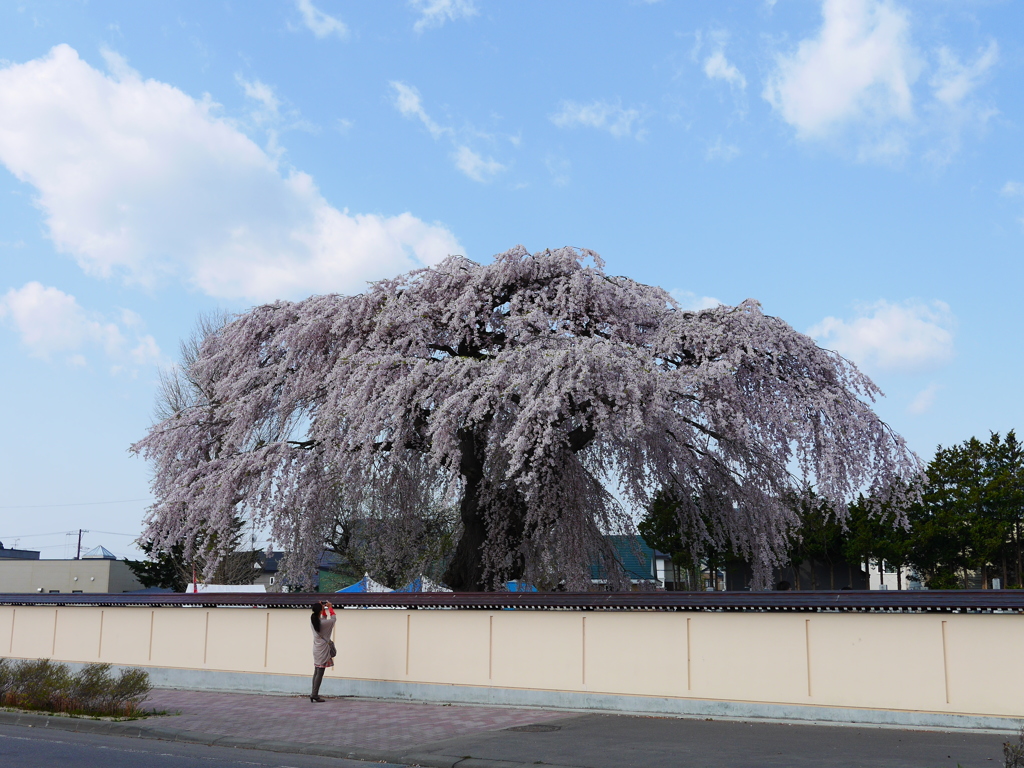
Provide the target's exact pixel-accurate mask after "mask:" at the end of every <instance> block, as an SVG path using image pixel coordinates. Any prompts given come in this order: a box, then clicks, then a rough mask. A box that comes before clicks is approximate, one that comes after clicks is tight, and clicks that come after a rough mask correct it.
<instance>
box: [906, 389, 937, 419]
mask: <svg viewBox="0 0 1024 768" xmlns="http://www.w3.org/2000/svg"><path fill="white" fill-rule="evenodd" d="M938 393H939V385H938V384H936V383H935V382H934V381H933V382H932V383H931V384H929V385H928V386H927V387H925V388H924V389H922V390H921V391H920V392H918V393H917V394H916V395H914V399H913V400H911V401H910V404H909V405H908V406H907V411H908V412H909V413H912V414H914V415H915V416H920V415H921V414H922V413H927V412H928V411H930V410H931V409H932V406H933V405H935V396H936V395H937V394H938Z"/></svg>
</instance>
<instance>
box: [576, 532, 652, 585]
mask: <svg viewBox="0 0 1024 768" xmlns="http://www.w3.org/2000/svg"><path fill="white" fill-rule="evenodd" d="M605 538H606V539H607V540H608V541H609V543H611V545H612V547H613V548H614V550H615V559H616V560H618V561H619V563H621V564H622V568H623V570H625V572H626V576H627V577H628V578H629V579H630V580H631V581H653V580H654V579H655V574H654V550H653V549H651V548H650V547H649V546H648V545H647V542H646V541H644V540H643V537H641V536H606V537H605ZM590 578H591V579H593V580H594V581H604V580H605V579H607V578H608V569H607V568H606V567H605V566H604V564H603V563H601V562H594V563H592V564H591V566H590Z"/></svg>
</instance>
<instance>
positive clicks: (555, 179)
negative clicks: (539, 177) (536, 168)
mask: <svg viewBox="0 0 1024 768" xmlns="http://www.w3.org/2000/svg"><path fill="white" fill-rule="evenodd" d="M544 166H545V167H546V168H547V169H548V173H549V174H551V183H552V184H554V185H555V186H556V187H565V186H568V185H569V181H570V180H571V177H570V173H571V172H572V163H571V162H570V161H569V160H567V159H566V158H564V157H558V156H557V155H548V156H547V157H545V158H544Z"/></svg>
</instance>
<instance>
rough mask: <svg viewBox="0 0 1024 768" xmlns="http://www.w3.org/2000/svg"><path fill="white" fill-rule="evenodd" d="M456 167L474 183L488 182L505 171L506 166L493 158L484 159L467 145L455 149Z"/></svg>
mask: <svg viewBox="0 0 1024 768" xmlns="http://www.w3.org/2000/svg"><path fill="white" fill-rule="evenodd" d="M454 158H455V167H456V168H458V169H459V170H460V171H462V172H463V173H464V174H466V175H467V176H468V177H469V178H471V179H473V181H480V182H486V181H490V180H491V179H493V178H494V177H495V176H497V175H498V174H499V173H501V172H502V171H504V170H505V166H504V165H502V164H501V163H499V162H498V161H497V160H495V159H493V158H490V157H488V158H484V157H482V156H481V155H479V154H477V153H476V152H474V151H473V150H472V149H470V148H469V147H467V146H465V145H461V146H458V147H456V148H455V153H454Z"/></svg>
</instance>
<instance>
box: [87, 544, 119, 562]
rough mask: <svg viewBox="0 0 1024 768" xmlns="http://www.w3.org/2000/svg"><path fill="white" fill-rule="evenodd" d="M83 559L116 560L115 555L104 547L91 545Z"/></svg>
mask: <svg viewBox="0 0 1024 768" xmlns="http://www.w3.org/2000/svg"><path fill="white" fill-rule="evenodd" d="M82 559H83V560H117V555H115V554H114V553H113V552H111V551H110V550H109V549H107V548H106V547H93V548H92V549H90V550H89V551H88V552H86V553H85V554H84V555H82Z"/></svg>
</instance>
